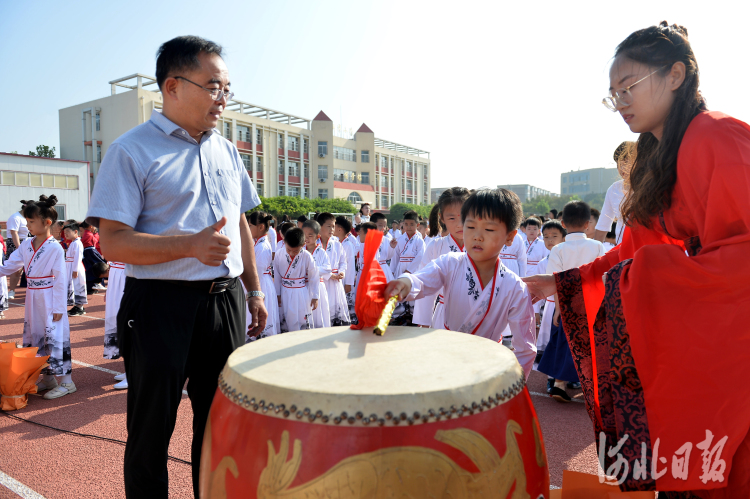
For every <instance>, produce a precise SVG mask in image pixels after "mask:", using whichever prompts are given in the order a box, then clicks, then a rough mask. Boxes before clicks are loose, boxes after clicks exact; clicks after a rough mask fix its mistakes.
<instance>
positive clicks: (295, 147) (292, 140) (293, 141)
mask: <svg viewBox="0 0 750 499" xmlns="http://www.w3.org/2000/svg"><path fill="white" fill-rule="evenodd" d="M289 150H290V151H297V152H299V137H289Z"/></svg>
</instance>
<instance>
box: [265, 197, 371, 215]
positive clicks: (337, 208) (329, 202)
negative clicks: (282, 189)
mask: <svg viewBox="0 0 750 499" xmlns="http://www.w3.org/2000/svg"><path fill="white" fill-rule="evenodd" d="M260 201H261V203H260V206H258V207H257V208H255V210H252V211H256V210H261V211H265V212H266V213H270V214H271V215H273V216H275V217H276V218H280V217H281V216H283V215H289V216H290V217H291V218H297V217H299V216H300V215H307V214H308V213H313V212H321V213H322V212H324V211H327V212H329V213H351V214H354V213H355V212H356V211H357V210H356V208H355V207H354V205H353V204H351V203H350V202H349V201H347V200H345V199H301V198H297V197H292V196H277V197H272V198H263V197H262V198H260Z"/></svg>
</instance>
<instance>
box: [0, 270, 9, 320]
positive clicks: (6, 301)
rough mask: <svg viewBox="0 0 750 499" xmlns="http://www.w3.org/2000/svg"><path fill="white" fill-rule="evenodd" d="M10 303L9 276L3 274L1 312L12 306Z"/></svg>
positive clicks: (0, 293)
mask: <svg viewBox="0 0 750 499" xmlns="http://www.w3.org/2000/svg"><path fill="white" fill-rule="evenodd" d="M9 303H10V302H9V295H8V278H7V277H5V276H2V277H0V313H3V312H5V311H6V310H8V308H10V305H9Z"/></svg>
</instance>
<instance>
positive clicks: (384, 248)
mask: <svg viewBox="0 0 750 499" xmlns="http://www.w3.org/2000/svg"><path fill="white" fill-rule="evenodd" d="M370 222H372V223H374V224H375V226H376V227H377V230H378V231H379V232H382V233H383V240H382V241H381V242H380V256H379V257H378V263H379V264H380V267H381V268H382V269H383V273H384V274H385V280H386V282H391V281H392V280H393V273H392V272H391V267H390V264H389V262H390V261H391V260H392V259H393V255H394V254H395V251H394V249H393V247H391V241H392V240H393V237H392V236H391V233H390V232H389V231H388V219H387V218H386V217H385V215H383V214H382V213H373V215H372V216H371V217H370Z"/></svg>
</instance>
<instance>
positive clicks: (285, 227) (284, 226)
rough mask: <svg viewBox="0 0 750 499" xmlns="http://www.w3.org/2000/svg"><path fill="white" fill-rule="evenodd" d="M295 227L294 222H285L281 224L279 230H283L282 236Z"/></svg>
mask: <svg viewBox="0 0 750 499" xmlns="http://www.w3.org/2000/svg"><path fill="white" fill-rule="evenodd" d="M292 227H294V224H293V223H291V222H284V223H283V224H281V227H279V232H281V237H284V236H285V235H286V232H287V231H288V230H289V229H291V228H292Z"/></svg>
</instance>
